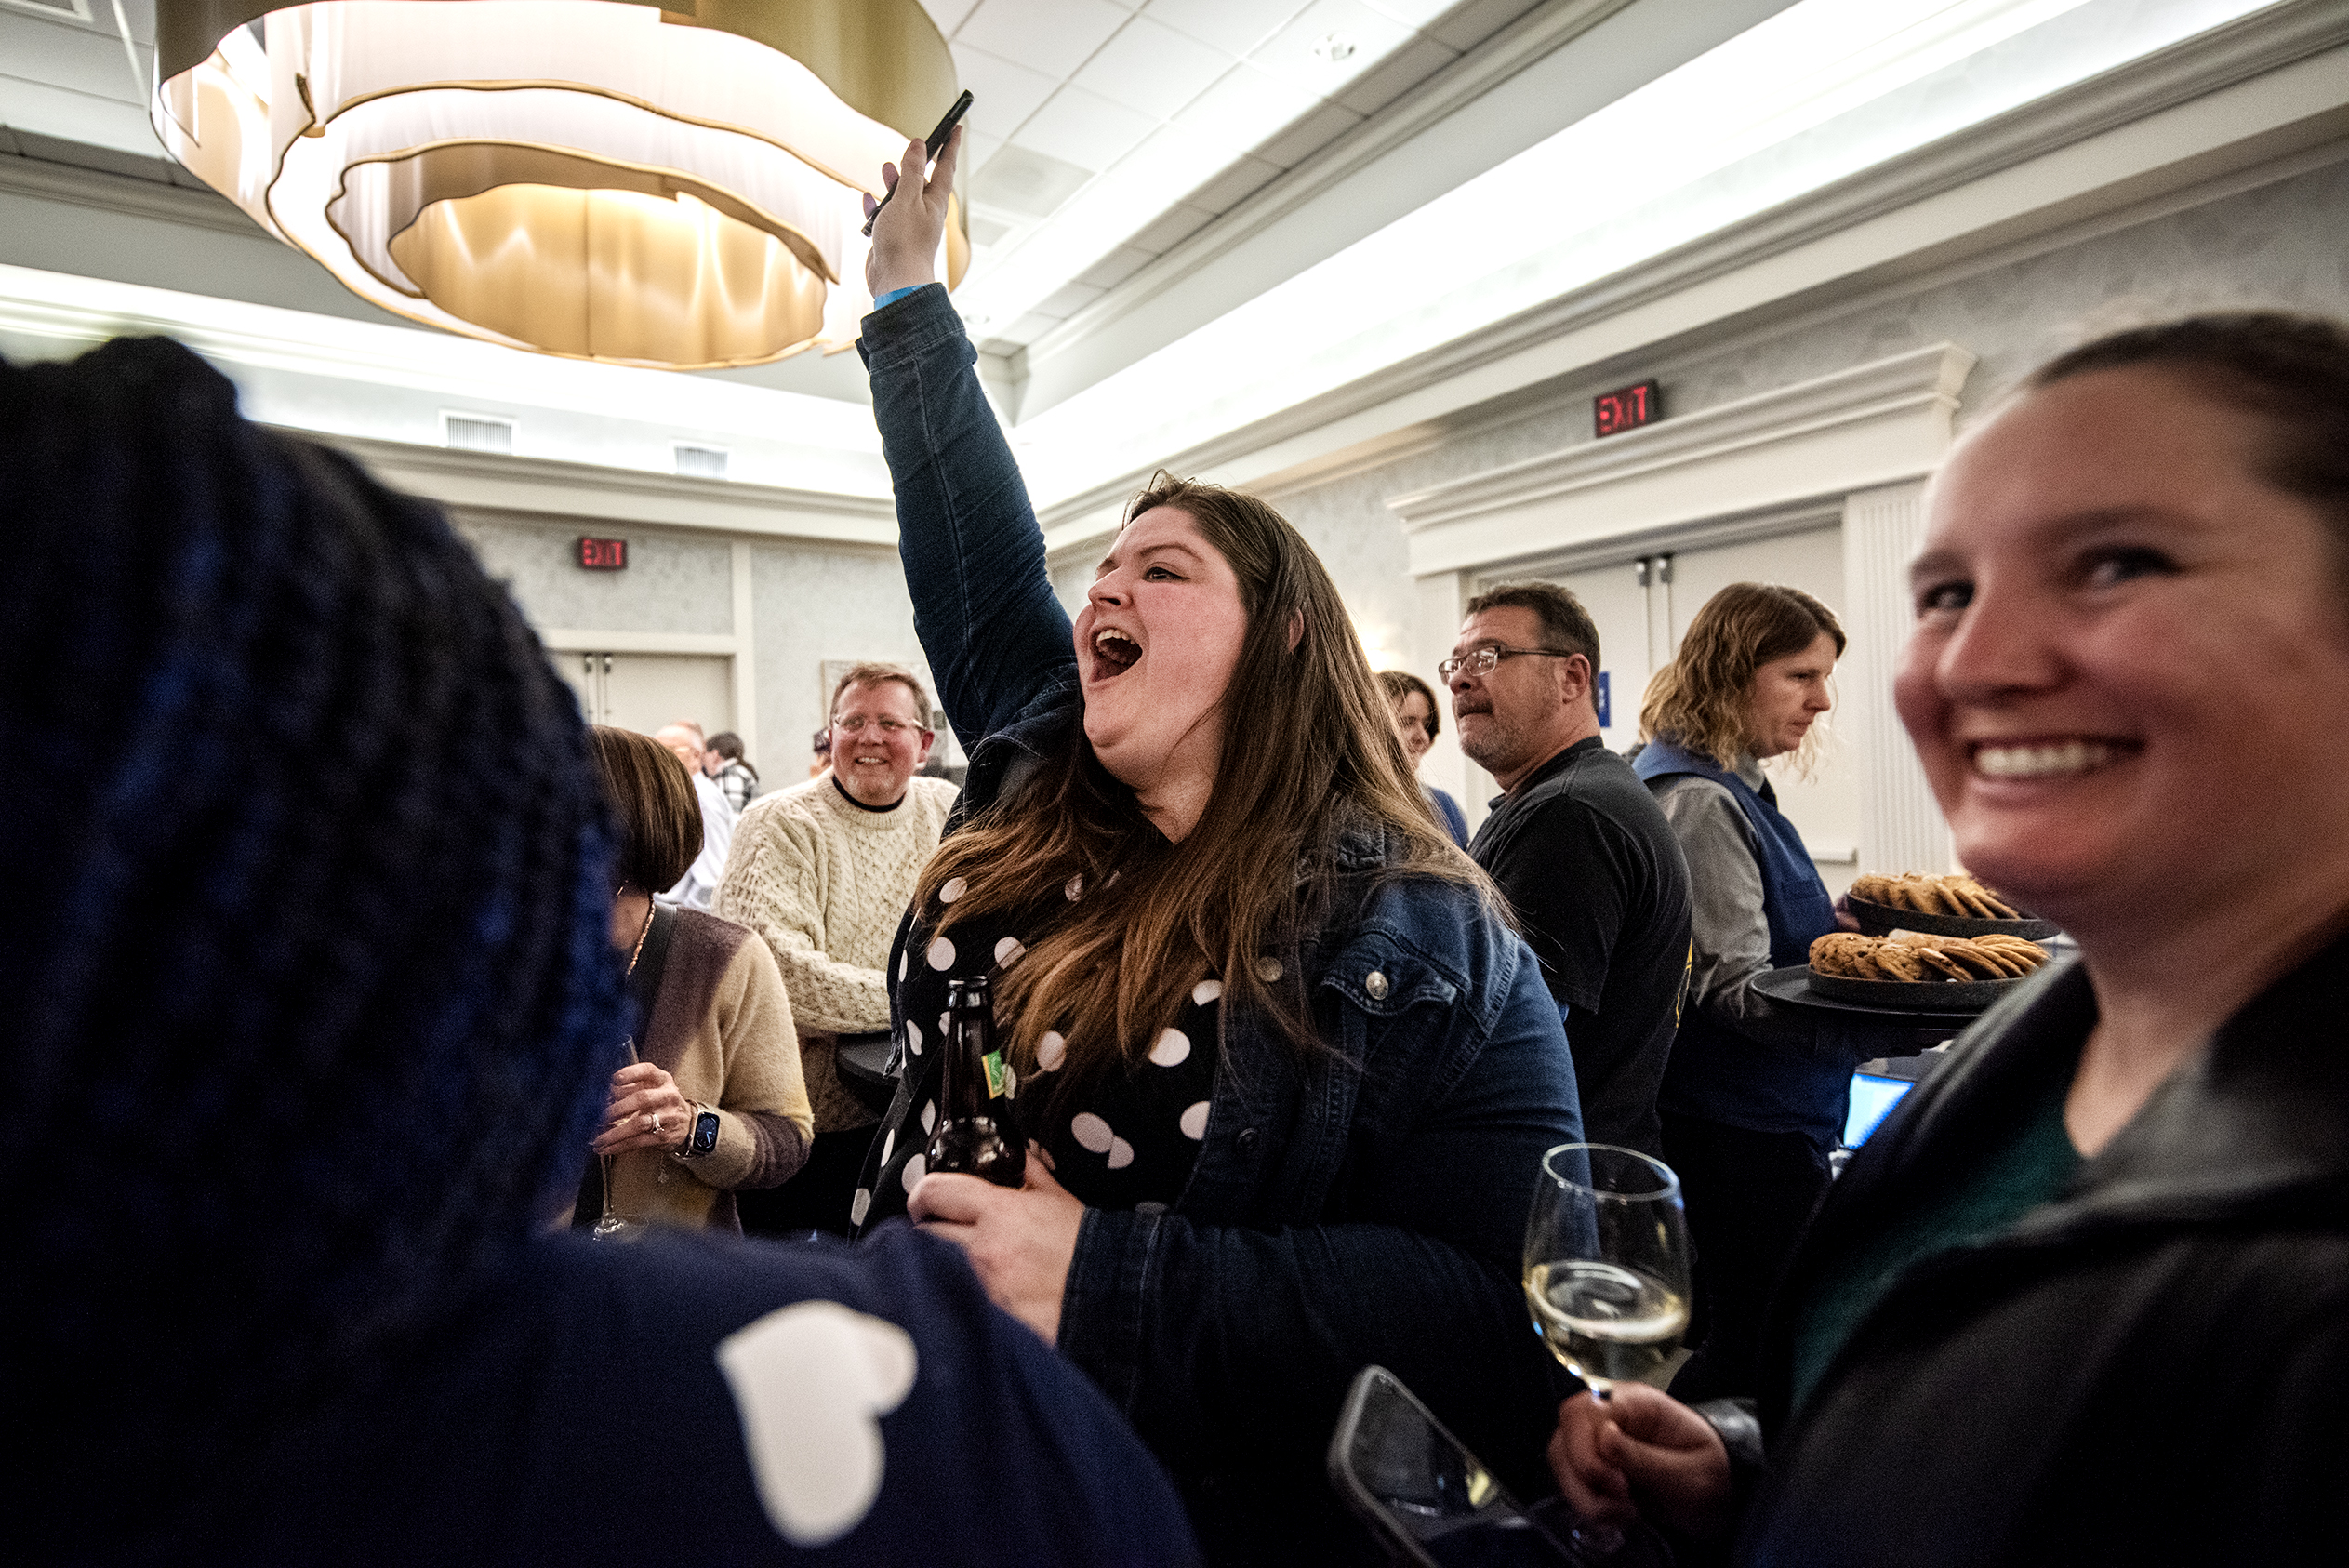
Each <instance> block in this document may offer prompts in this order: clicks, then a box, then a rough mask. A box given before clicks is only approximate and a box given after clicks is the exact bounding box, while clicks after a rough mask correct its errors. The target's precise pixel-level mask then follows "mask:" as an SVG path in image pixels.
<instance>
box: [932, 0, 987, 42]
mask: <svg viewBox="0 0 2349 1568" xmlns="http://www.w3.org/2000/svg"><path fill="white" fill-rule="evenodd" d="M977 4H978V0H922V9H923V10H925V11H927V12H929V13H930V20H932V21H934V22H936V23H937V24H938V31H939V32H940V33H945V34H946V35H947V36H948V37H949V38H951V37H953V36H954V30H955V29H956V28H957V27H960V26H961V25H962V19H963V18H964V17H967V16H969V15H970V14H971V7H973V6H975V5H977Z"/></svg>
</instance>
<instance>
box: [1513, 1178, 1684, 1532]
mask: <svg viewBox="0 0 2349 1568" xmlns="http://www.w3.org/2000/svg"><path fill="white" fill-rule="evenodd" d="M1689 1295H1690V1291H1689V1228H1688V1219H1687V1216H1686V1215H1685V1214H1684V1212H1683V1211H1682V1208H1681V1203H1680V1178H1679V1176H1675V1175H1673V1174H1672V1167H1670V1166H1669V1165H1666V1164H1665V1163H1663V1162H1662V1161H1660V1160H1651V1159H1649V1158H1648V1157H1647V1156H1646V1155H1644V1154H1641V1153H1639V1152H1637V1151H1636V1150H1633V1149H1616V1148H1614V1147H1612V1145H1609V1144H1603V1143H1561V1144H1559V1146H1558V1147H1557V1148H1556V1149H1551V1150H1550V1151H1549V1152H1548V1153H1547V1154H1545V1155H1543V1156H1542V1176H1541V1179H1540V1180H1539V1181H1537V1182H1535V1183H1534V1186H1533V1213H1532V1215H1531V1216H1528V1218H1527V1219H1526V1222H1525V1301H1526V1305H1527V1306H1528V1307H1529V1308H1530V1309H1532V1311H1533V1332H1534V1333H1536V1334H1538V1335H1541V1336H1542V1342H1543V1343H1544V1344H1546V1345H1547V1346H1548V1347H1549V1350H1550V1354H1551V1355H1553V1356H1556V1357H1557V1358H1558V1359H1559V1362H1561V1363H1563V1364H1564V1366H1565V1368H1566V1370H1567V1371H1569V1372H1571V1373H1573V1375H1575V1376H1577V1377H1579V1378H1581V1379H1582V1380H1583V1382H1584V1384H1585V1385H1586V1387H1588V1388H1589V1389H1590V1396H1591V1398H1593V1399H1595V1400H1600V1401H1604V1400H1605V1399H1606V1398H1607V1396H1608V1394H1609V1393H1610V1392H1612V1390H1613V1389H1614V1386H1615V1385H1616V1384H1617V1383H1619V1382H1623V1381H1625V1380H1626V1379H1644V1378H1648V1377H1652V1376H1654V1375H1657V1374H1658V1373H1660V1372H1662V1371H1663V1370H1664V1369H1665V1367H1666V1366H1667V1365H1669V1364H1670V1363H1671V1361H1672V1352H1673V1351H1674V1350H1676V1349H1679V1344H1680V1335H1682V1334H1683V1333H1684V1332H1685V1331H1686V1330H1687V1328H1688V1323H1689ZM1582 1535H1583V1538H1584V1541H1585V1543H1586V1545H1588V1546H1589V1547H1590V1548H1593V1549H1594V1550H1595V1551H1597V1552H1599V1553H1600V1554H1602V1555H1606V1554H1612V1553H1613V1552H1615V1551H1617V1550H1620V1549H1621V1548H1622V1546H1623V1536H1622V1535H1621V1533H1620V1532H1618V1531H1615V1530H1612V1529H1608V1528H1605V1527H1603V1526H1598V1527H1590V1528H1586V1529H1585V1530H1584V1531H1583V1532H1582Z"/></svg>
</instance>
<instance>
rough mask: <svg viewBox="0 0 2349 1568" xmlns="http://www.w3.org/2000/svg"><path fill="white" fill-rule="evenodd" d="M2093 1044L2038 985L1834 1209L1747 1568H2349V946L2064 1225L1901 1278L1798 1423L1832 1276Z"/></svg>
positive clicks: (2302, 975)
mask: <svg viewBox="0 0 2349 1568" xmlns="http://www.w3.org/2000/svg"><path fill="white" fill-rule="evenodd" d="M2095 1018H2096V1005H2095V999H2094V996H2093V993H2092V992H2091V991H2090V987H2089V982H2088V976H2087V974H2086V972H2085V971H2084V970H2083V969H2081V968H2080V967H2079V966H2078V965H2077V963H2073V964H2069V965H2064V966H2062V967H2060V968H2058V969H2056V970H2055V971H2054V972H2053V973H2051V974H2049V975H2047V976H2045V977H2042V978H2040V979H2039V980H2037V981H2036V982H2034V983H2033V984H2032V985H2030V986H2029V987H2027V988H2026V989H2025V990H2024V992H2023V993H2022V994H2020V995H2018V996H2015V997H2013V998H2011V999H2009V1000H2008V1001H2007V1002H2006V1003H2002V1004H2001V1005H2000V1006H1999V1007H1998V1008H1997V1009H1995V1010H1994V1011H1993V1012H1991V1013H1990V1014H1988V1015H1986V1016H1985V1017H1984V1018H1983V1019H1982V1021H1981V1022H1980V1023H1979V1024H1977V1025H1976V1026H1975V1027H1974V1028H1973V1030H1971V1031H1970V1032H1969V1033H1968V1035H1967V1036H1966V1037H1965V1038H1964V1039H1963V1040H1962V1041H1961V1042H1960V1043H1958V1045H1957V1046H1956V1047H1954V1048H1953V1059H1952V1060H1951V1061H1950V1063H1949V1064H1948V1066H1947V1067H1945V1068H1944V1070H1942V1071H1941V1072H1939V1073H1937V1074H1936V1075H1935V1076H1934V1077H1933V1078H1932V1079H1931V1080H1930V1081H1928V1082H1927V1083H1925V1084H1924V1085H1923V1086H1922V1087H1920V1088H1918V1090H1917V1091H1916V1092H1915V1093H1913V1094H1911V1095H1910V1096H1908V1098H1907V1100H1906V1101H1905V1102H1904V1104H1903V1105H1902V1106H1901V1107H1900V1109H1899V1110H1897V1111H1895V1112H1894V1114H1893V1116H1892V1118H1891V1120H1890V1121H1888V1122H1887V1123H1885V1125H1884V1126H1882V1127H1881V1128H1879V1129H1878V1131H1877V1133H1876V1135H1875V1136H1873V1137H1871V1138H1870V1139H1869V1140H1868V1142H1867V1145H1866V1147H1865V1149H1862V1150H1861V1151H1860V1153H1859V1154H1858V1155H1857V1156H1856V1157H1855V1158H1854V1159H1853V1160H1852V1162H1851V1166H1850V1168H1849V1169H1848V1170H1846V1171H1845V1173H1844V1175H1843V1177H1842V1179H1841V1180H1840V1181H1838V1183H1837V1184H1836V1189H1835V1190H1834V1192H1833V1194H1832V1195H1831V1196H1830V1197H1829V1199H1828V1201H1827V1203H1826V1204H1825V1207H1823V1208H1822V1209H1821V1210H1820V1213H1819V1216H1818V1219H1817V1220H1816V1222H1815V1223H1814V1224H1813V1226H1812V1231H1811V1234H1810V1236H1809V1238H1808V1239H1807V1240H1806V1241H1805V1242H1804V1244H1803V1246H1802V1248H1801V1250H1800V1251H1799V1252H1798V1254H1797V1255H1796V1258H1795V1261H1794V1264H1793V1266H1792V1268H1791V1270H1790V1272H1789V1274H1788V1276H1787V1279H1786V1281H1785V1284H1784V1285H1783V1286H1782V1288H1781V1292H1780V1296H1779V1301H1778V1306H1777V1308H1776V1309H1775V1313H1774V1319H1775V1321H1774V1322H1773V1327H1772V1350H1773V1353H1772V1355H1771V1356H1770V1357H1768V1358H1767V1360H1766V1362H1765V1364H1766V1366H1768V1367H1770V1368H1772V1369H1774V1375H1775V1376H1776V1378H1777V1381H1776V1382H1775V1383H1772V1382H1769V1381H1765V1384H1764V1386H1763V1390H1762V1394H1763V1397H1762V1403H1761V1416H1762V1423H1763V1428H1764V1430H1765V1431H1766V1432H1768V1433H1769V1434H1770V1440H1769V1464H1768V1468H1767V1473H1766V1475H1765V1476H1764V1478H1763V1479H1762V1481H1761V1486H1760V1491H1759V1494H1758V1498H1757V1500H1756V1503H1755V1505H1754V1507H1753V1508H1751V1509H1749V1511H1748V1512H1747V1514H1746V1517H1745V1527H1744V1532H1743V1535H1742V1536H1741V1538H1740V1541H1739V1544H1738V1551H1737V1556H1738V1560H1739V1561H1744V1562H1751V1563H1770V1564H1789V1565H1791V1564H1801V1565H1803V1568H1836V1565H1838V1564H1844V1563H1895V1562H1897V1563H1900V1564H1903V1565H1904V1568H1939V1565H1943V1564H1948V1565H1952V1568H1955V1565H1958V1564H1979V1563H2042V1562H2043V1563H2050V1564H2053V1563H2062V1564H2065V1565H2072V1564H2093V1563H2112V1564H2116V1565H2119V1564H2141V1563H2148V1562H2183V1563H2214V1562H2243V1563H2260V1564H2263V1565H2268V1568H2273V1565H2276V1564H2281V1563H2301V1562H2306V1563H2317V1562H2325V1563H2340V1562H2344V1561H2349V1510H2344V1508H2343V1505H2342V1496H2343V1489H2344V1487H2349V1427H2344V1426H2343V1425H2342V1412H2343V1411H2344V1410H2349V939H2344V940H2342V941H2337V942H2335V943H2334V944H2333V945H2332V946H2331V947H2329V948H2328V949H2327V950H2324V951H2323V952H2321V953H2320V954H2318V955H2317V956H2316V958H2314V959H2312V960H2310V961H2309V962H2308V963H2306V964H2304V965H2303V967H2302V968H2301V969H2299V970H2298V971H2297V972H2295V973H2294V974H2292V975H2290V976H2289V977H2286V978H2284V979H2283V980H2280V981H2278V982H2277V983H2276V985H2274V986H2272V987H2271V988H2269V990H2267V991H2266V992H2264V993H2263V994H2262V995H2261V996H2260V997H2258V998H2257V999H2256V1000H2254V1001H2253V1002H2251V1003H2249V1005H2248V1006H2246V1007H2245V1008H2243V1010H2242V1011H2241V1012H2239V1013H2237V1014H2236V1016H2235V1017H2233V1018H2231V1019H2229V1020H2228V1022H2227V1023H2226V1024H2225V1026H2224V1027H2223V1028H2222V1029H2221V1030H2219V1032H2218V1034H2217V1035H2216V1037H2215V1038H2214V1039H2213V1041H2212V1043H2211V1044H2210V1047H2209V1049H2208V1050H2207V1052H2206V1053H2205V1054H2203V1055H2202V1056H2199V1057H2197V1058H2196V1059H2195V1060H2193V1061H2190V1062H2189V1063H2187V1064H2186V1065H2185V1066H2184V1067H2183V1068H2181V1069H2180V1070H2179V1071H2178V1072H2177V1073H2176V1074H2175V1075H2174V1076H2173V1077H2172V1078H2171V1079H2170V1081H2169V1082H2168V1083H2165V1084H2163V1085H2162V1087H2161V1088H2160V1089H2159V1090H2158V1091H2157V1092H2156V1094H2155V1095H2154V1096H2153V1098H2152V1099H2151V1100H2149V1101H2148V1102H2147V1103H2146V1105H2145V1107H2144V1108H2143V1110H2141V1111H2140V1112H2139V1113H2138V1115H2137V1116H2136V1118H2135V1119H2134V1120H2133V1121H2131V1122H2130V1124H2129V1125H2128V1126H2127V1127H2125V1128H2124V1129H2123V1130H2122V1131H2121V1133H2120V1134H2119V1135H2118V1136H2117V1137H2115V1138H2114V1139H2113V1141H2112V1142H2111V1143H2110V1144H2109V1145H2107V1146H2106V1147H2105V1149H2103V1151H2102V1152H2101V1153H2100V1154H2098V1155H2097V1157H2096V1158H2095V1159H2093V1160H2090V1161H2088V1162H2086V1163H2084V1164H2083V1165H2082V1166H2081V1167H2080V1169H2079V1171H2078V1172H2077V1175H2076V1176H2075V1177H2074V1179H2073V1180H2072V1182H2071V1183H2070V1184H2069V1186H2068V1187H2067V1188H2066V1189H2065V1190H2064V1193H2063V1194H2062V1196H2061V1197H2060V1198H2059V1199H2058V1200H2057V1201H2055V1202H2053V1203H2046V1204H2042V1205H2041V1206H2039V1207H2038V1208H2036V1209H2034V1210H2032V1211H2030V1212H2029V1213H2028V1214H2026V1215H2025V1216H2024V1217H2023V1219H2022V1220H2021V1221H2019V1222H2018V1223H2017V1224H2016V1225H2015V1226H2014V1227H2013V1228H2012V1229H2010V1230H2008V1231H2007V1232H2005V1233H2003V1234H2000V1235H1998V1236H1996V1237H1994V1238H1992V1239H1990V1240H1988V1241H1986V1242H1982V1243H1979V1244H1976V1245H1972V1246H1968V1247H1962V1248H1958V1249H1956V1250H1952V1251H1945V1252H1943V1253H1940V1254H1937V1255H1935V1256H1930V1257H1927V1258H1925V1259H1923V1260H1922V1261H1920V1262H1918V1263H1917V1264H1915V1265H1913V1266H1912V1267H1910V1268H1909V1269H1907V1270H1906V1271H1904V1273H1902V1274H1901V1275H1899V1276H1897V1277H1896V1278H1895V1280H1894V1281H1893V1282H1892V1284H1891V1287H1890V1288H1889V1289H1888V1290H1887V1291H1886V1293H1885V1295H1884V1296H1883V1298H1882V1299H1881V1300H1880V1301H1879V1302H1878V1304H1877V1306H1876V1307H1875V1309H1873V1310H1872V1311H1870V1312H1869V1313H1868V1314H1867V1315H1866V1316H1865V1318H1864V1319H1863V1320H1862V1321H1861V1322H1860V1324H1859V1325H1858V1327H1857V1328H1856V1329H1855V1330H1854V1331H1853V1334H1852V1335H1851V1339H1850V1340H1849V1341H1847V1342H1846V1343H1845V1345H1844V1346H1843V1348H1842V1349H1841V1350H1840V1351H1839V1352H1838V1353H1837V1355H1836V1356H1835V1357H1834V1359H1833V1360H1831V1361H1830V1362H1828V1364H1827V1366H1826V1369H1825V1372H1824V1374H1823V1375H1822V1376H1821V1378H1820V1381H1819V1384H1818V1387H1817V1389H1815V1390H1814V1391H1813V1392H1812V1394H1811V1396H1810V1398H1809V1401H1808V1402H1807V1403H1806V1404H1805V1405H1804V1406H1803V1408H1802V1409H1801V1410H1800V1411H1799V1412H1798V1413H1795V1414H1793V1415H1791V1417H1790V1415H1789V1413H1788V1411H1787V1409H1786V1408H1785V1407H1786V1401H1787V1391H1786V1387H1785V1369H1786V1367H1787V1366H1788V1364H1789V1355H1788V1345H1789V1337H1788V1331H1789V1328H1790V1325H1791V1323H1792V1322H1793V1318H1794V1310H1795V1309H1796V1308H1797V1307H1798V1304H1799V1303H1800V1302H1801V1301H1802V1300H1803V1299H1804V1298H1805V1296H1806V1293H1807V1292H1809V1291H1811V1290H1812V1289H1814V1288H1815V1287H1816V1284H1817V1282H1818V1281H1819V1280H1820V1278H1821V1277H1822V1273H1823V1270H1825V1269H1826V1268H1827V1267H1828V1266H1829V1265H1830V1264H1831V1263H1832V1261H1833V1260H1835V1259H1836V1258H1838V1256H1844V1255H1845V1254H1847V1253H1848V1251H1849V1249H1851V1247H1853V1246H1854V1244H1855V1243H1856V1242H1858V1241H1859V1240H1860V1239H1862V1238H1864V1237H1865V1236H1867V1235H1868V1234H1870V1233H1871V1232H1872V1231H1874V1230H1875V1229H1878V1228H1879V1227H1881V1226H1883V1225H1884V1224H1885V1223H1887V1221H1888V1219H1889V1218H1890V1216H1895V1215H1897V1214H1899V1213H1900V1212H1901V1211H1902V1210H1903V1208H1904V1205H1907V1204H1911V1203H1915V1202H1916V1201H1917V1199H1918V1195H1920V1194H1922V1193H1925V1192H1927V1191H1930V1190H1931V1189H1933V1188H1934V1187H1935V1186H1936V1185H1937V1184H1941V1183H1944V1182H1946V1181H1948V1180H1949V1179H1951V1176H1952V1175H1953V1173H1955V1172H1957V1171H1958V1170H1959V1169H1961V1168H1962V1167H1964V1166H1965V1164H1966V1163H1967V1162H1968V1160H1969V1159H1970V1157H1971V1154H1972V1152H1973V1150H1974V1149H1977V1148H1978V1147H1979V1146H1980V1145H1981V1143H1982V1142H1983V1141H1984V1137H1985V1136H1988V1128H1989V1127H1990V1125H1991V1124H1992V1123H1994V1122H1996V1121H1997V1120H1998V1119H1999V1118H2000V1117H2001V1115H2002V1113H2003V1114H2004V1115H2005V1116H2007V1117H2010V1118H2011V1114H2012V1109H2013V1107H2014V1106H2015V1105H2017V1104H2018V1103H2019V1102H2025V1101H2027V1100H2028V1098H2029V1097H2030V1096H2041V1095H2046V1094H2049V1093H2061V1092H2062V1089H2063V1086H2064V1083H2068V1081H2069V1078H2070V1074H2071V1071H2072V1070H2073V1065H2074V1063H2075V1061H2076V1060H2077V1052H2078V1049H2079V1045H2080V1043H2081V1042H2082V1041H2083V1040H2084V1039H2085V1037H2086V1035H2087V1033H2088V1031H2089V1030H2090V1028H2091V1027H2092V1026H2093V1024H2094V1022H2095ZM1768 1376H1769V1374H1766V1378H1767V1377H1768Z"/></svg>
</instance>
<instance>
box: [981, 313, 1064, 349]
mask: <svg viewBox="0 0 2349 1568" xmlns="http://www.w3.org/2000/svg"><path fill="white" fill-rule="evenodd" d="M1059 325H1060V323H1059V322H1058V321H1057V320H1055V318H1054V317H1051V316H1047V315H1040V314H1038V313H1037V312H1034V311H1030V312H1028V313H1027V314H1026V315H1024V316H1022V317H1020V318H1019V319H1018V320H1017V321H1015V322H1014V323H1012V324H1011V325H1010V326H1006V327H1003V328H1002V329H1001V330H1000V331H999V332H998V333H997V336H998V337H1000V338H1002V339H1003V340H1004V341H1005V342H1007V343H1011V344H1013V345H1015V347H1018V348H1023V349H1024V348H1026V347H1027V346H1028V345H1029V344H1030V343H1032V342H1034V341H1035V340H1036V339H1039V338H1041V337H1042V336H1043V335H1044V334H1045V333H1047V332H1050V331H1051V330H1052V329H1053V328H1054V327H1055V326H1059Z"/></svg>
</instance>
